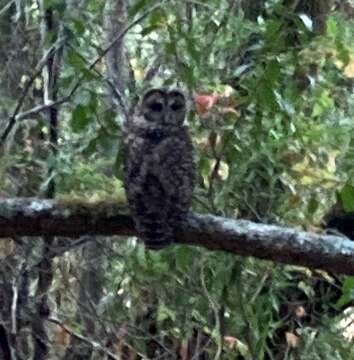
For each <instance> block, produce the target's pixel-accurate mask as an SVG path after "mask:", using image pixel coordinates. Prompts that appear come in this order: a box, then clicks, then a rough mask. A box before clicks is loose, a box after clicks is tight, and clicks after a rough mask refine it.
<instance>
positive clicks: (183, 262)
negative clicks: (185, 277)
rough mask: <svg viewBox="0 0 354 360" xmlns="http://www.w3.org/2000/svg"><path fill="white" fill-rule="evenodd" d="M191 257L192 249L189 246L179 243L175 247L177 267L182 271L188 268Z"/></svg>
mask: <svg viewBox="0 0 354 360" xmlns="http://www.w3.org/2000/svg"><path fill="white" fill-rule="evenodd" d="M192 259H193V251H192V249H191V248H190V247H189V246H184V245H180V246H178V248H176V266H177V269H178V270H180V271H182V272H184V271H186V270H187V269H188V267H189V266H190V264H191V263H192Z"/></svg>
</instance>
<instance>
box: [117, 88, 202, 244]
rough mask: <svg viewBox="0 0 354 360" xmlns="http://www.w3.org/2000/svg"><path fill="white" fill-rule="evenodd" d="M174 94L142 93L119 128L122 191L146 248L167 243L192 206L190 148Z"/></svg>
mask: <svg viewBox="0 0 354 360" xmlns="http://www.w3.org/2000/svg"><path fill="white" fill-rule="evenodd" d="M185 115H186V100H185V97H184V95H183V93H182V92H180V91H179V90H174V89H172V90H168V89H164V88H156V89H151V90H149V91H147V92H146V93H145V95H144V96H143V98H142V99H141V101H140V104H139V105H138V107H137V109H136V111H135V112H134V114H133V115H132V116H131V117H129V119H128V120H127V121H126V123H125V125H124V129H123V143H124V187H125V191H126V194H127V199H128V204H129V208H130V212H131V214H132V217H133V220H134V224H135V228H136V230H137V233H138V236H139V237H140V238H141V239H142V240H143V241H144V242H145V246H146V247H147V248H149V249H155V250H157V249H161V248H162V247H164V246H166V245H168V244H170V243H172V242H173V241H174V239H175V233H176V230H177V229H178V228H179V226H180V225H181V223H182V222H183V220H184V219H185V217H186V215H187V213H188V210H189V208H190V206H191V200H192V192H193V187H194V182H195V163H194V160H193V147H192V142H191V138H190V136H189V133H188V128H187V127H186V126H185V125H184V119H185Z"/></svg>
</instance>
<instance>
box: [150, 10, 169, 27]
mask: <svg viewBox="0 0 354 360" xmlns="http://www.w3.org/2000/svg"><path fill="white" fill-rule="evenodd" d="M165 21H166V13H165V11H164V10H163V9H161V8H157V9H156V10H154V11H153V12H152V13H151V14H150V17H149V22H150V25H151V26H156V27H161V25H162V24H163V23H164V22H165Z"/></svg>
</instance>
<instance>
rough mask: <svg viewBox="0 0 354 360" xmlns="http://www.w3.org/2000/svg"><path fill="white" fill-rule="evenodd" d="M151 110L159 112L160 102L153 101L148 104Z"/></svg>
mask: <svg viewBox="0 0 354 360" xmlns="http://www.w3.org/2000/svg"><path fill="white" fill-rule="evenodd" d="M149 108H150V110H151V111H154V112H161V111H162V110H163V105H162V104H161V103H158V102H155V103H152V104H150V105H149Z"/></svg>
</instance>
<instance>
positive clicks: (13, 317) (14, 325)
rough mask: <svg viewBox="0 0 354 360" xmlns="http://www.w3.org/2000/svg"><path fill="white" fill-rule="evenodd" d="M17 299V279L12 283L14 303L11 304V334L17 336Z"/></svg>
mask: <svg viewBox="0 0 354 360" xmlns="http://www.w3.org/2000/svg"><path fill="white" fill-rule="evenodd" d="M17 299H18V287H17V283H16V280H14V281H13V284H12V304H11V335H12V336H16V333H17V321H16V319H17V316H16V313H17Z"/></svg>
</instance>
